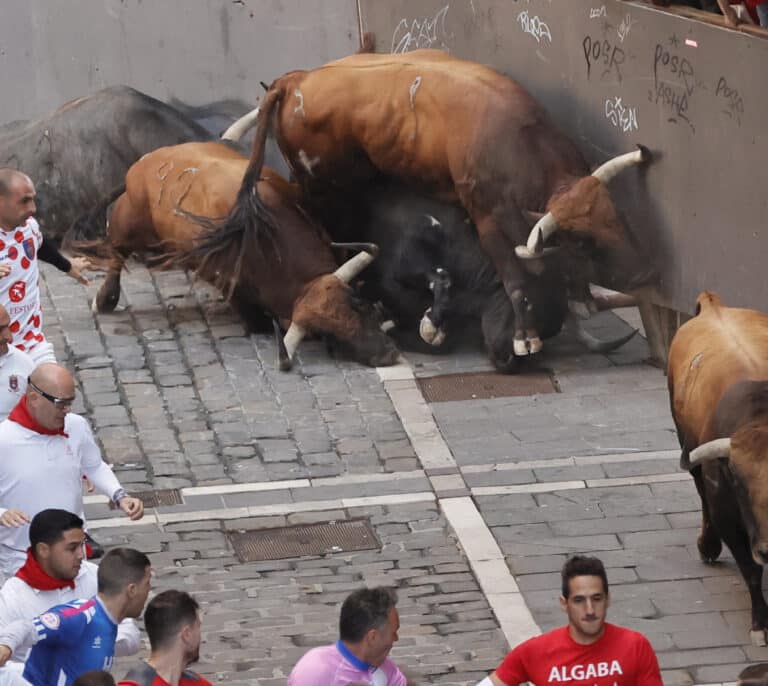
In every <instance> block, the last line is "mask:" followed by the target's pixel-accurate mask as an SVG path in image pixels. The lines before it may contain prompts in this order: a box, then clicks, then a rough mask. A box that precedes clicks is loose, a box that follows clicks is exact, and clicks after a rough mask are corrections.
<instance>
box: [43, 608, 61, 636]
mask: <svg viewBox="0 0 768 686" xmlns="http://www.w3.org/2000/svg"><path fill="white" fill-rule="evenodd" d="M40 623H41V624H42V625H43V626H45V627H48V628H49V629H53V630H54V631H55V630H56V629H58V628H59V626H61V618H60V617H59V615H57V614H56V613H55V612H46V613H44V614H42V615H40Z"/></svg>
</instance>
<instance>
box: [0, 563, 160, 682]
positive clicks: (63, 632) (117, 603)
mask: <svg viewBox="0 0 768 686" xmlns="http://www.w3.org/2000/svg"><path fill="white" fill-rule="evenodd" d="M151 572H152V567H151V563H150V561H149V558H148V557H147V556H146V555H145V554H144V553H141V552H139V551H138V550H133V549H132V548H115V549H114V550H110V551H109V553H107V555H105V556H104V559H103V560H102V561H101V564H100V565H99V571H98V577H97V578H98V593H97V594H96V595H95V596H94V597H93V598H91V599H90V600H76V601H73V602H71V603H67V604H65V605H57V606H55V607H52V608H51V609H50V610H48V612H44V613H43V614H41V615H40V616H39V617H35V618H34V619H32V620H18V621H15V622H12V623H11V624H9V625H7V626H5V627H2V629H0V665H3V664H5V663H6V661H7V660H8V658H9V657H10V656H11V655H12V654H13V651H14V650H15V649H16V648H17V646H20V645H23V644H24V643H26V642H31V643H33V644H34V647H33V648H32V650H31V651H30V653H29V657H28V658H27V663H26V666H25V667H24V678H25V679H26V680H27V681H28V682H29V683H30V684H32V686H51V685H52V684H56V685H57V686H72V684H73V683H74V681H75V679H76V678H77V677H78V676H80V675H81V674H83V673H84V672H88V671H90V670H93V669H104V670H109V669H110V667H111V666H112V660H113V659H114V655H115V640H116V638H117V625H118V624H119V623H120V622H121V621H123V619H125V618H126V617H138V616H139V615H140V614H141V611H142V610H143V609H144V604H145V603H146V602H147V596H148V595H149V590H150V578H151Z"/></svg>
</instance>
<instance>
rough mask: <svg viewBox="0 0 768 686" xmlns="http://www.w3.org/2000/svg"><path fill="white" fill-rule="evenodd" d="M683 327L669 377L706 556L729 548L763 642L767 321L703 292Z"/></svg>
mask: <svg viewBox="0 0 768 686" xmlns="http://www.w3.org/2000/svg"><path fill="white" fill-rule="evenodd" d="M696 310H697V314H696V316H695V317H693V318H692V319H691V320H689V321H688V322H686V323H685V324H683V326H681V327H680V329H678V331H677V333H676V334H675V336H674V338H673V339H672V343H671V345H670V349H669V358H668V360H669V362H668V368H667V376H668V380H669V397H670V404H671V408H672V417H673V418H674V421H675V426H676V427H677V433H678V437H679V440H680V447H681V457H680V464H681V467H682V468H684V469H687V470H689V471H690V472H691V474H692V476H693V478H694V481H695V483H696V489H697V491H698V492H699V496H700V497H701V511H702V524H701V534H700V536H699V538H698V549H699V554H700V555H701V557H702V559H703V560H704V561H706V562H714V561H715V560H716V559H717V558H718V556H719V555H720V552H721V550H722V542H725V544H726V545H727V546H728V548H729V549H730V551H731V553H732V554H733V557H734V559H735V560H736V564H737V565H738V566H739V570H740V571H741V574H742V576H743V577H744V581H745V582H746V584H747V588H748V589H749V594H750V597H751V600H752V632H751V637H752V641H753V643H755V644H756V645H765V632H766V630H768V605H766V602H765V598H764V597H763V593H762V584H761V581H762V576H763V573H762V572H763V566H764V565H765V564H766V563H768V315H767V314H764V313H762V312H757V311H755V310H748V309H740V308H734V307H726V306H725V305H724V304H723V303H722V302H721V300H720V298H718V296H717V295H715V294H714V293H711V292H706V291H705V292H703V293H701V294H700V295H699V297H698V300H697V308H696Z"/></svg>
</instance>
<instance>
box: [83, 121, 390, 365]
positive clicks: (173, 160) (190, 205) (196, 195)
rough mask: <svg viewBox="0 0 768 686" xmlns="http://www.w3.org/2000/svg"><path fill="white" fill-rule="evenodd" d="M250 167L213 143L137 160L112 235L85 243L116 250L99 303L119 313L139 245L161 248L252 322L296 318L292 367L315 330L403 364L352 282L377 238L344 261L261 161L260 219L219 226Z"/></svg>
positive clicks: (287, 348)
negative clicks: (126, 268)
mask: <svg viewBox="0 0 768 686" xmlns="http://www.w3.org/2000/svg"><path fill="white" fill-rule="evenodd" d="M265 131H266V127H261V134H262V135H263V134H264V133H265ZM256 135H257V140H258V136H259V132H258V130H257V134H256ZM261 145H263V140H261ZM247 167H248V158H247V157H245V156H244V155H242V154H241V153H239V152H238V151H236V150H233V149H232V148H231V147H230V146H228V145H226V144H224V143H212V142H207V143H186V144H182V145H178V146H171V147H166V148H160V149H159V150H156V151H154V152H152V153H149V154H147V155H145V156H144V157H143V158H142V159H141V160H139V161H138V162H136V163H135V164H133V165H132V166H131V168H130V169H129V171H128V174H127V176H126V179H125V185H126V190H125V193H123V194H122V195H121V196H120V197H119V198H118V199H117V201H116V202H115V205H114V207H113V210H112V214H111V216H110V221H109V228H108V233H109V237H108V239H107V240H105V241H101V242H97V243H91V244H90V245H85V246H83V245H81V246H80V247H81V249H82V250H84V251H85V252H86V254H89V253H90V254H94V253H96V254H99V253H100V251H101V254H102V255H103V254H104V252H103V251H104V249H106V253H107V255H109V256H110V257H111V262H110V264H109V271H108V274H107V277H106V279H105V281H104V283H103V284H102V286H101V288H100V290H99V292H98V294H97V295H96V298H95V299H94V305H93V307H94V309H95V310H97V311H99V312H109V311H111V310H113V309H114V308H115V306H116V305H117V302H118V300H119V297H120V273H121V270H122V268H123V265H124V263H125V260H126V259H127V258H128V256H129V255H131V253H133V252H139V253H147V252H149V253H152V252H155V253H157V252H160V253H162V254H163V255H164V256H165V257H164V259H163V260H162V264H163V265H166V266H174V265H178V266H184V267H189V268H193V269H195V270H196V271H197V273H198V274H199V275H200V276H201V277H202V278H203V279H205V280H207V281H209V282H210V283H212V284H213V285H215V286H216V287H218V288H220V289H221V290H222V291H223V292H224V293H225V295H226V296H227V297H229V298H231V300H232V302H233V304H234V305H235V307H236V309H238V310H239V311H240V313H241V314H242V315H243V318H244V319H246V321H248V320H249V319H252V318H253V317H254V316H255V315H258V314H259V313H261V312H267V313H268V314H269V315H270V316H272V317H275V318H276V319H277V320H279V321H280V322H282V323H283V324H284V325H286V326H287V328H288V331H287V333H286V335H285V338H284V341H283V343H284V349H283V350H281V365H280V366H281V368H282V369H289V368H290V366H291V363H292V360H293V355H294V352H295V350H296V347H297V346H298V344H299V342H300V341H301V339H302V338H303V337H304V336H306V335H308V334H311V333H317V334H324V335H327V336H330V337H332V338H333V339H335V341H336V342H338V343H339V345H340V347H342V348H344V349H345V350H348V351H349V352H350V354H351V355H352V356H354V357H355V359H357V360H359V361H360V362H363V363H365V364H369V365H375V366H378V365H388V364H393V363H395V362H396V361H397V359H398V357H399V352H398V350H397V348H396V346H395V344H394V343H393V342H392V340H391V339H390V338H389V337H388V336H387V335H386V334H385V333H383V332H382V331H381V329H380V324H381V321H380V316H379V313H378V311H377V310H375V308H374V307H373V306H372V305H371V304H369V303H366V302H365V301H363V300H362V299H361V298H359V297H358V296H357V295H356V293H355V292H354V291H353V290H352V289H351V288H350V286H349V285H348V283H349V281H350V280H351V279H352V278H354V277H355V276H356V274H357V273H358V272H359V271H360V270H361V269H363V268H364V267H365V266H366V265H367V264H368V263H369V262H370V261H371V260H372V259H373V256H374V254H375V251H376V249H375V248H374V247H373V246H367V248H366V250H365V251H362V252H360V253H359V254H357V255H356V256H354V257H353V258H352V259H351V260H349V261H348V262H346V263H345V264H343V265H342V266H341V267H338V268H337V264H336V261H335V259H334V256H333V252H332V250H331V244H330V242H329V241H328V240H327V237H326V236H325V235H324V234H323V232H322V231H321V230H320V229H318V228H317V227H316V226H315V225H314V224H313V223H311V222H310V221H309V220H308V219H307V218H306V216H305V215H304V214H303V213H302V212H301V211H300V210H299V208H298V207H297V205H296V201H297V194H296V190H295V187H293V186H292V185H291V184H289V183H288V182H287V181H285V180H284V179H283V178H282V177H280V176H279V175H278V174H277V173H276V172H274V171H272V170H270V169H268V168H264V169H262V165H261V164H259V165H258V167H257V168H256V171H255V173H256V174H257V178H260V180H259V182H258V184H257V185H256V186H255V187H254V189H253V192H251V189H249V195H250V201H251V202H253V204H254V206H255V207H256V208H257V212H256V214H255V220H254V221H251V222H247V223H246V222H241V223H240V224H238V225H237V227H236V228H234V229H233V228H231V226H230V227H228V228H225V229H222V228H221V227H220V226H219V222H217V221H216V218H220V217H224V216H226V215H227V213H228V212H229V211H230V209H231V208H232V206H233V204H234V203H235V198H236V196H237V192H238V188H239V186H240V182H241V180H242V177H243V174H244V172H245V170H246V168H247ZM251 186H253V184H251ZM278 225H279V227H280V228H279V230H277V228H276V227H277V226H278Z"/></svg>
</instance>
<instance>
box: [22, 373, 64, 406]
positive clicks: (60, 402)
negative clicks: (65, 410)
mask: <svg viewBox="0 0 768 686" xmlns="http://www.w3.org/2000/svg"><path fill="white" fill-rule="evenodd" d="M27 383H28V384H29V386H31V388H32V390H33V391H35V393H38V394H40V395H42V396H43V398H45V399H46V400H47V401H48V402H51V403H53V404H54V406H55V407H72V403H74V402H75V398H74V396H73V397H71V398H57V397H56V396H55V395H51V394H50V393H46V392H45V391H43V390H41V389H40V388H38V387H37V386H35V384H33V383H32V379H27Z"/></svg>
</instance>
